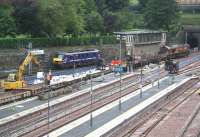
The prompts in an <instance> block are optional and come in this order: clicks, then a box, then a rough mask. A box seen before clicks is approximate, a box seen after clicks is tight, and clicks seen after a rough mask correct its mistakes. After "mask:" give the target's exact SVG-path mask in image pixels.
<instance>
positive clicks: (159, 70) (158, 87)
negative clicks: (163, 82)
mask: <svg viewBox="0 0 200 137" xmlns="http://www.w3.org/2000/svg"><path fill="white" fill-rule="evenodd" d="M158 88H160V56H158Z"/></svg>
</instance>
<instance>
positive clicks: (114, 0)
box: [105, 0, 130, 11]
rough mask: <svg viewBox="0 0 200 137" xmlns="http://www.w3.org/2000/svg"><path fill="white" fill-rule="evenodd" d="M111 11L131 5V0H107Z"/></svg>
mask: <svg viewBox="0 0 200 137" xmlns="http://www.w3.org/2000/svg"><path fill="white" fill-rule="evenodd" d="M105 4H106V7H107V9H108V10H109V11H120V10H122V9H124V8H126V7H128V6H129V4H130V3H129V0H105Z"/></svg>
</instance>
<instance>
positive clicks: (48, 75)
mask: <svg viewBox="0 0 200 137" xmlns="http://www.w3.org/2000/svg"><path fill="white" fill-rule="evenodd" d="M51 79H52V73H51V70H49V73H48V74H47V76H46V81H47V86H48V88H50V91H48V129H49V124H50V92H51V86H50V82H51Z"/></svg>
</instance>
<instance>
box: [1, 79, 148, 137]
mask: <svg viewBox="0 0 200 137" xmlns="http://www.w3.org/2000/svg"><path fill="white" fill-rule="evenodd" d="M136 78H137V77H132V78H127V79H125V80H123V84H122V96H125V95H127V94H129V93H131V92H132V91H134V90H136V89H138V88H139V85H138V84H137V83H132V81H133V80H134V79H136ZM148 81H149V80H148ZM145 84H149V83H145ZM127 89H128V92H127ZM111 98H114V99H115V100H116V99H118V98H119V81H118V82H116V83H114V84H112V85H109V86H107V87H104V88H100V89H97V91H95V92H94V98H93V101H94V104H95V103H96V104H98V103H99V102H102V103H103V104H102V103H100V104H99V106H98V107H96V109H97V108H99V107H101V106H103V105H105V104H106V103H109V102H112V101H113V99H111ZM105 100H107V101H105ZM89 104H90V94H89V93H87V94H83V95H81V96H78V97H77V98H73V99H70V100H68V101H66V102H62V103H60V104H57V105H55V106H52V107H51V116H52V119H51V123H54V122H55V121H57V120H59V119H62V118H63V117H66V116H69V115H74V113H78V112H79V111H81V113H80V112H79V114H76V115H77V116H73V119H71V120H70V121H72V120H74V119H75V118H78V117H81V116H83V115H85V114H87V113H89V112H88V111H89V110H87V111H86V110H85V109H88V106H89ZM94 108H95V107H94ZM63 110H68V111H63ZM68 120H69V119H68ZM70 121H67V122H70ZM28 123H29V124H28ZM36 123H37V126H39V127H42V126H45V125H46V124H47V108H46V109H44V110H40V111H38V112H35V113H33V114H31V115H29V116H27V117H24V118H20V119H18V120H16V121H13V124H12V123H7V124H6V125H4V126H1V127H0V129H1V134H3V135H5V136H8V135H10V133H12V134H14V132H15V131H16V132H15V133H17V132H18V131H20V132H21V129H22V128H24V127H25V129H28V128H29V129H30V131H31V130H36V129H37V128H36V129H35V127H34V126H35V125H36ZM27 124H28V125H27ZM61 124H64V123H63V122H61ZM29 125H30V126H31V127H27V126H29ZM57 125H60V124H57ZM54 129H55V127H54ZM43 131H45V130H43ZM40 133H42V132H40ZM45 133H46V132H45ZM19 135H20V134H19Z"/></svg>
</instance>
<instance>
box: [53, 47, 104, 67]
mask: <svg viewBox="0 0 200 137" xmlns="http://www.w3.org/2000/svg"><path fill="white" fill-rule="evenodd" d="M101 60H102V59H101V55H100V52H99V50H97V49H94V50H84V51H77V52H58V53H57V54H56V56H55V57H54V58H53V65H54V66H55V67H56V68H70V67H73V66H74V65H75V66H76V67H82V66H89V65H98V64H99V63H100V62H101Z"/></svg>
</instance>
